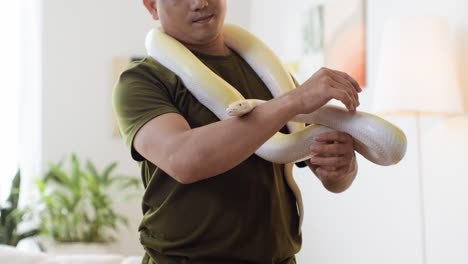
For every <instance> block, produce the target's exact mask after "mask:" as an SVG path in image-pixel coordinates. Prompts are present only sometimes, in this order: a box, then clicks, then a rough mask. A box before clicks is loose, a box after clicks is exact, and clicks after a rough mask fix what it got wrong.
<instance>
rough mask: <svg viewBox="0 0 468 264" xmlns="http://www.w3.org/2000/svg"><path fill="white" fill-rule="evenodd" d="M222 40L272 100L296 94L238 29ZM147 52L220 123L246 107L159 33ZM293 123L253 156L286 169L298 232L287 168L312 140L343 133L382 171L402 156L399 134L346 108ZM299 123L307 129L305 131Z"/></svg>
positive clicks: (259, 45) (274, 61)
mask: <svg viewBox="0 0 468 264" xmlns="http://www.w3.org/2000/svg"><path fill="white" fill-rule="evenodd" d="M224 37H225V42H226V45H227V46H228V47H230V48H231V49H233V50H235V51H236V52H237V53H238V54H239V55H240V56H242V58H243V59H244V60H245V61H246V62H247V63H248V64H249V65H250V66H251V67H252V68H253V70H254V71H255V72H256V73H257V74H258V75H259V77H260V78H261V79H262V81H263V82H264V83H265V84H266V85H267V87H268V88H269V90H270V91H271V93H272V95H273V96H274V97H278V96H280V95H282V94H284V93H286V92H288V91H290V90H291V89H294V88H295V85H294V82H293V80H292V77H291V75H290V74H289V73H288V71H287V70H286V69H285V68H284V66H283V65H282V63H281V61H280V60H279V58H278V57H277V56H276V55H275V54H274V53H273V51H272V50H271V49H270V48H269V47H268V46H266V45H265V44H264V43H263V42H261V41H260V40H258V39H257V38H256V37H255V36H254V35H252V34H251V33H249V32H248V31H246V30H244V29H242V28H240V27H238V26H234V25H225V26H224ZM146 50H147V53H148V55H149V56H151V57H153V58H154V59H155V60H157V61H158V62H160V63H161V64H163V65H164V66H165V67H167V68H168V69H169V70H171V71H173V72H174V73H175V74H176V75H177V76H179V78H181V79H182V81H183V82H184V84H185V86H186V87H187V89H189V91H190V92H191V93H192V94H193V95H194V96H195V97H196V98H197V100H199V101H200V103H202V104H203V105H204V106H206V107H207V108H208V109H209V110H210V111H212V112H213V113H214V114H215V115H216V116H217V117H218V118H219V119H221V120H225V119H228V118H231V116H230V114H229V113H228V112H230V113H231V114H236V111H237V110H238V109H237V108H235V106H236V105H237V106H240V108H242V107H244V106H246V105H247V104H249V101H248V100H247V101H245V98H244V97H243V96H242V95H241V94H240V93H239V92H238V91H237V90H236V89H235V88H234V87H232V86H231V85H230V84H228V83H227V82H226V81H224V80H223V79H222V78H220V77H219V76H218V75H216V74H215V73H213V72H212V71H211V70H210V69H209V68H208V67H206V66H205V65H204V64H203V63H202V62H201V61H200V60H199V59H198V58H197V57H196V56H195V55H194V54H193V53H191V52H190V51H189V50H188V49H187V48H186V47H185V46H184V45H182V44H181V43H180V42H179V41H177V40H176V39H174V38H172V37H171V36H169V35H167V34H165V33H164V32H163V31H162V29H161V28H160V27H157V28H155V29H153V30H151V31H150V32H149V33H148V35H147V38H146ZM239 101H240V102H239ZM253 102H254V105H255V104H258V103H261V101H260V100H256V101H253ZM241 110H242V109H241ZM240 114H243V111H241V113H240ZM293 121H296V122H288V124H287V125H288V128H289V130H290V131H291V134H282V133H280V132H278V133H276V134H275V135H274V136H272V137H271V138H270V139H269V140H268V141H267V142H265V143H264V144H263V145H262V146H261V147H260V148H259V149H258V150H257V151H256V152H255V154H257V155H258V156H260V157H262V158H263V159H266V160H269V161H271V162H274V163H280V164H286V166H285V177H286V180H287V183H288V185H289V187H290V188H291V190H292V191H293V192H294V194H295V196H296V200H297V205H298V210H299V215H300V220H299V232H300V230H301V225H302V221H303V215H304V212H303V211H304V210H303V203H302V198H301V193H300V190H299V188H298V186H297V184H296V182H295V181H294V178H293V176H292V162H296V161H300V160H306V159H307V158H309V157H310V156H311V153H310V150H309V147H310V145H311V143H312V141H313V137H314V136H316V135H318V134H320V133H323V132H326V131H332V130H339V131H343V132H345V133H348V134H349V135H351V136H352V137H353V138H354V141H355V148H356V151H358V152H359V153H360V154H361V155H362V156H364V157H365V158H366V159H368V160H370V161H371V162H374V163H376V164H379V165H384V166H388V165H392V164H396V163H397V162H399V161H400V160H401V159H402V158H403V156H404V155H405V153H406V136H405V134H404V133H403V131H401V130H400V129H399V128H398V127H396V126H394V125H393V124H391V123H390V122H388V121H386V120H384V119H382V118H380V117H377V116H375V115H371V114H368V113H364V112H356V113H355V114H351V113H349V112H348V111H347V110H346V109H345V108H342V107H336V106H328V105H327V106H323V107H322V108H320V109H318V110H317V111H315V112H313V113H311V114H303V115H298V116H296V117H295V118H294V119H293ZM299 122H301V123H299ZM304 123H308V124H311V125H309V126H305V125H304ZM318 124H320V125H318Z"/></svg>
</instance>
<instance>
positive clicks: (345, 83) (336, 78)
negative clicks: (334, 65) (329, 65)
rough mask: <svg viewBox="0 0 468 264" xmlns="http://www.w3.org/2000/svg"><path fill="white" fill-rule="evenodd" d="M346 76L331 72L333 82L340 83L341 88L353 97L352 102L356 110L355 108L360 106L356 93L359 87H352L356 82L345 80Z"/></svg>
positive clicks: (349, 79)
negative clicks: (354, 103)
mask: <svg viewBox="0 0 468 264" xmlns="http://www.w3.org/2000/svg"><path fill="white" fill-rule="evenodd" d="M346 75H347V74H346V73H342V72H338V71H333V74H332V75H331V76H332V78H333V80H334V81H336V82H338V83H340V84H341V85H342V86H343V88H344V89H346V90H347V91H348V92H349V93H350V95H352V96H353V97H354V100H355V102H356V108H357V107H358V106H359V105H360V102H359V95H358V92H359V90H358V89H360V87H359V85H358V86H357V87H356V86H355V85H354V83H356V81H354V80H353V79H351V78H345V76H346ZM356 84H357V83H356Z"/></svg>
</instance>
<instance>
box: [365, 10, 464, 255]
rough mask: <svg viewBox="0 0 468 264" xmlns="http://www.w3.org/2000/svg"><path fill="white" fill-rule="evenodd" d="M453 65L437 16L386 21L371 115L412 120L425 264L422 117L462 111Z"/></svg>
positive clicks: (446, 34)
mask: <svg viewBox="0 0 468 264" xmlns="http://www.w3.org/2000/svg"><path fill="white" fill-rule="evenodd" d="M457 76H458V74H457V67H456V61H455V57H454V53H453V48H452V43H451V40H450V34H449V27H448V23H447V21H446V20H445V19H444V18H442V17H429V16H424V17H423V16H420V17H406V18H392V19H389V20H387V21H386V24H385V27H384V31H383V37H382V44H381V50H380V63H379V71H378V76H377V81H376V86H375V89H374V98H373V99H374V100H373V111H374V112H377V113H382V114H392V115H411V116H414V117H415V119H416V133H417V152H418V153H417V157H418V161H417V162H418V165H417V167H418V181H419V194H420V201H419V202H420V217H421V243H422V244H421V245H422V262H423V264H426V263H427V252H426V223H425V203H424V178H423V175H422V174H423V171H422V151H421V147H422V146H421V117H422V116H423V115H428V114H431V115H433V114H437V115H450V114H457V113H462V111H463V104H462V96H461V90H460V86H459V79H458V77H457Z"/></svg>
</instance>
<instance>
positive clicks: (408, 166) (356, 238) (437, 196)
mask: <svg viewBox="0 0 468 264" xmlns="http://www.w3.org/2000/svg"><path fill="white" fill-rule="evenodd" d="M332 1H333V0H329V1H313V0H310V1H307V0H294V1H290V2H288V3H289V5H288V6H289V7H288V6H284V5H283V3H284V2H283V1H279V0H257V1H255V2H253V7H254V9H256V10H262V8H265V6H268V12H265V14H263V13H262V14H260V13H257V12H255V11H253V12H252V14H259V15H258V16H257V17H253V18H252V30H253V31H254V32H255V33H256V34H257V35H259V36H260V37H261V38H262V39H264V40H265V41H266V42H267V43H268V44H269V45H270V46H272V48H273V49H274V50H275V51H276V52H278V53H279V55H280V57H282V58H286V59H287V58H288V56H289V54H290V51H288V50H285V46H286V45H285V43H286V41H289V42H294V41H297V40H296V39H294V38H291V37H284V36H285V34H286V35H287V28H284V24H288V21H289V20H290V19H291V20H294V19H297V17H289V16H291V15H292V14H294V12H291V6H292V9H294V8H297V10H300V7H301V5H303V4H304V2H307V3H308V4H310V3H312V2H316V3H319V2H332ZM467 5H468V2H467V1H463V0H449V1H436V0H431V1H423V0H418V1H403V0H396V1H386V0H369V1H367V10H366V13H367V15H366V16H367V52H368V53H367V71H368V72H367V77H368V86H367V87H366V89H365V92H363V93H362V94H361V103H362V106H361V110H364V111H369V110H370V102H371V100H372V91H373V88H374V85H375V78H376V74H377V70H378V69H377V65H378V61H379V49H380V40H381V33H382V31H383V25H384V22H385V20H386V18H388V17H391V16H411V15H420V14H426V15H439V16H445V17H448V20H449V23H450V25H451V29H452V33H453V36H454V40H455V45H456V47H457V55H458V56H457V57H458V59H459V66H460V73H461V81H462V85H463V89H464V92H465V101H468V100H467V99H466V98H467V96H466V95H467V94H468V93H467V90H468V74H466V73H467V72H466V69H467V66H468V56H467V54H468V43H467V41H468V18H467V17H466V15H465V14H464V12H465V10H468V6H467ZM283 22H284V23H283ZM282 24H283V25H282ZM441 89H443V87H441ZM388 119H389V120H390V121H392V122H394V123H395V124H397V125H398V126H400V127H401V128H402V129H403V130H404V131H405V132H406V134H407V136H408V144H409V145H408V152H407V156H406V157H405V159H404V160H403V161H402V162H401V163H400V164H398V165H397V166H394V167H388V168H383V167H378V166H375V165H373V164H371V163H369V162H368V161H366V160H364V159H362V158H360V159H359V165H360V169H359V175H358V178H357V179H356V181H355V182H354V184H353V186H352V187H351V188H350V189H349V190H348V191H346V192H345V193H342V194H338V195H336V194H331V193H328V192H326V191H325V190H324V188H323V187H322V186H321V185H320V183H319V182H318V181H317V180H316V179H315V178H314V177H313V176H311V175H310V173H309V172H308V171H307V169H302V170H300V169H297V170H296V178H297V180H298V182H299V183H300V186H301V189H302V191H303V193H304V202H305V209H306V216H305V217H306V218H305V223H304V236H303V239H304V243H303V248H302V250H301V252H300V253H299V254H298V262H299V263H326V264H331V263H336V264H338V263H360V264H362V263H408V264H414V263H423V255H422V247H423V245H424V244H425V245H426V247H427V263H467V262H468V253H467V252H468V250H467V246H468V228H467V225H466V223H467V222H468V207H467V204H468V203H467V202H468V195H467V194H466V191H463V190H466V189H467V187H468V179H466V177H464V176H466V174H467V173H466V170H467V169H468V166H467V165H466V164H467V161H468V158H467V157H466V153H465V152H464V150H463V149H466V148H467V147H468V145H467V143H466V140H467V136H466V135H467V134H466V131H467V130H466V129H467V128H466V124H467V122H468V121H467V119H466V118H458V119H457V120H456V121H453V120H446V119H443V118H440V117H431V118H423V120H422V128H423V134H422V136H421V137H422V144H423V145H422V149H423V173H424V176H425V182H424V183H425V185H424V186H425V188H424V194H425V199H424V201H425V217H424V220H425V222H426V230H425V232H424V234H425V237H423V236H422V234H423V233H422V232H423V231H422V229H421V214H420V212H421V204H420V199H419V185H418V179H417V176H418V167H417V134H416V119H415V118H413V117H400V118H397V117H393V118H388ZM463 132H465V133H463ZM448 135H450V136H448ZM457 142H458V143H457ZM452 156H453V157H452ZM423 238H424V240H423Z"/></svg>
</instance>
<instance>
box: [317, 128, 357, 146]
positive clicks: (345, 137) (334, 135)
mask: <svg viewBox="0 0 468 264" xmlns="http://www.w3.org/2000/svg"><path fill="white" fill-rule="evenodd" d="M314 140H315V141H319V142H329V141H337V142H339V143H342V144H345V143H351V142H352V141H353V137H351V136H350V135H349V134H346V133H343V132H341V131H330V132H324V133H321V134H319V135H317V136H315V137H314Z"/></svg>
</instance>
